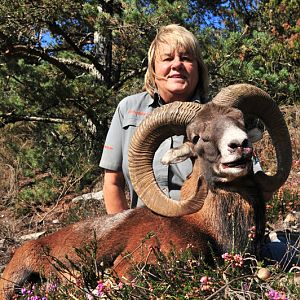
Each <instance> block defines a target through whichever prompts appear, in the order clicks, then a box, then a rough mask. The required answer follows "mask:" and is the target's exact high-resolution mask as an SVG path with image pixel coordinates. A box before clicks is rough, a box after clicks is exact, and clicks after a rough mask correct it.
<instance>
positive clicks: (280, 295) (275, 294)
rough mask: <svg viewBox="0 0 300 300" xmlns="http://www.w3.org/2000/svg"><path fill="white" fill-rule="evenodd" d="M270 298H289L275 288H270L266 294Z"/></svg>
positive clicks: (278, 299)
mask: <svg viewBox="0 0 300 300" xmlns="http://www.w3.org/2000/svg"><path fill="white" fill-rule="evenodd" d="M266 296H267V297H268V299H269V300H288V298H287V297H286V295H285V293H284V292H282V293H281V292H278V291H275V290H273V289H271V290H269V292H268V293H267V295H266Z"/></svg>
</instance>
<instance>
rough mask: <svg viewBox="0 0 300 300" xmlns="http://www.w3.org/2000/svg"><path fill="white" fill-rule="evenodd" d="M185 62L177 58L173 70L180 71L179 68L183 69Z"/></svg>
mask: <svg viewBox="0 0 300 300" xmlns="http://www.w3.org/2000/svg"><path fill="white" fill-rule="evenodd" d="M182 65H183V62H182V60H181V59H180V57H175V58H174V60H173V63H172V68H173V69H178V68H182Z"/></svg>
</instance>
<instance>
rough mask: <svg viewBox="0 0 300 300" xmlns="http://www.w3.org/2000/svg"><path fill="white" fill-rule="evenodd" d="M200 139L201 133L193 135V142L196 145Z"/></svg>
mask: <svg viewBox="0 0 300 300" xmlns="http://www.w3.org/2000/svg"><path fill="white" fill-rule="evenodd" d="M199 139H200V136H199V135H195V136H194V137H193V139H192V143H193V144H194V145H195V144H197V143H198V141H199Z"/></svg>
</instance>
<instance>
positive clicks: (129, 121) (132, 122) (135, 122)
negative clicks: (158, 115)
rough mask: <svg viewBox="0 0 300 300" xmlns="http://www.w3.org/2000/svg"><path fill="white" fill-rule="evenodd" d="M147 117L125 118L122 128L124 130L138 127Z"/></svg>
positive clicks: (132, 116) (131, 116) (130, 116)
mask: <svg viewBox="0 0 300 300" xmlns="http://www.w3.org/2000/svg"><path fill="white" fill-rule="evenodd" d="M144 118H145V116H134V115H129V116H126V117H124V120H123V124H122V127H123V129H127V128H128V127H130V126H133V127H138V126H139V125H140V124H141V122H142V121H143V120H144Z"/></svg>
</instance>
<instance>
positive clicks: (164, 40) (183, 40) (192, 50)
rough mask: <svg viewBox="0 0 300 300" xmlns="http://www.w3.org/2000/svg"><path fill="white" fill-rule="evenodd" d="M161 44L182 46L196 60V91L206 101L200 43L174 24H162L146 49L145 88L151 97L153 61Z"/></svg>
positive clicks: (206, 79) (152, 90)
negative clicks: (197, 77)
mask: <svg viewBox="0 0 300 300" xmlns="http://www.w3.org/2000/svg"><path fill="white" fill-rule="evenodd" d="M161 44H168V45H170V46H171V47H173V48H174V49H178V48H182V49H184V50H185V51H187V52H188V53H189V54H191V55H192V56H193V57H194V58H195V59H196V60H197V63H198V72H199V80H198V84H197V92H198V94H199V95H200V98H201V99H203V100H204V101H206V98H207V93H208V73H207V68H206V66H205V64H204V62H203V59H202V54H201V49H200V45H199V43H198V40H197V39H196V37H195V36H194V35H193V34H192V33H191V32H190V31H188V30H187V29H186V28H184V27H182V26H179V25H176V24H170V25H167V26H162V27H161V28H160V30H159V31H158V33H157V35H156V37H155V38H154V40H153V41H152V43H151V45H150V48H149V50H148V68H147V71H146V74H145V86H144V88H145V90H146V91H147V92H148V93H149V94H150V95H151V96H152V97H153V96H154V93H155V92H157V89H156V85H155V68H154V63H155V59H156V57H157V55H158V53H157V52H158V51H159V46H160V45H161Z"/></svg>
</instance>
